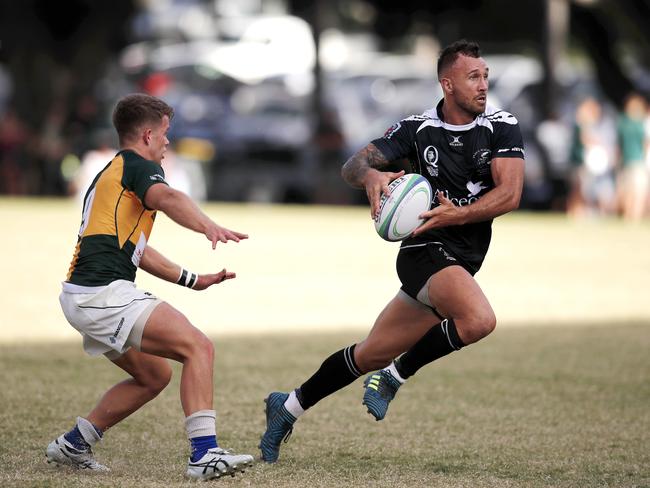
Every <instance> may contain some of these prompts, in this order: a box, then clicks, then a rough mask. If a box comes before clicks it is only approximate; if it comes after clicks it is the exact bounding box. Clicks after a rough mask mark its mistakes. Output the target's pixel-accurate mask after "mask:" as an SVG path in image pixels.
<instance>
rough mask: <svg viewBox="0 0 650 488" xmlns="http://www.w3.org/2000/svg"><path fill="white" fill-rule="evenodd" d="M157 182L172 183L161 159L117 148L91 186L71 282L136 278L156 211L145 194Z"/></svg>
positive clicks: (91, 283) (94, 283)
mask: <svg viewBox="0 0 650 488" xmlns="http://www.w3.org/2000/svg"><path fill="white" fill-rule="evenodd" d="M157 183H164V184H167V182H166V181H165V173H164V171H163V169H162V167H161V166H160V165H159V164H156V163H154V162H153V161H149V160H147V159H144V158H142V157H141V156H139V155H138V154H136V153H135V152H133V151H130V150H125V151H120V152H119V153H117V155H116V156H115V158H113V160H112V161H111V162H110V163H108V165H106V167H105V168H104V169H103V170H102V171H100V172H99V173H98V174H97V176H96V177H95V179H94V180H93V182H92V184H91V185H90V188H88V191H87V192H86V196H85V197H84V203H83V214H82V219H81V227H80V228H79V235H78V239H77V247H76V248H75V252H74V256H73V258H72V263H70V269H69V271H68V276H67V280H66V281H67V282H68V283H72V284H74V285H79V286H104V285H108V284H109V283H111V282H113V281H115V280H128V281H134V280H135V272H136V270H137V268H138V265H139V264H140V258H141V257H142V253H143V252H144V249H145V247H146V245H147V240H148V239H149V235H150V234H151V229H152V227H153V222H154V219H155V218H156V211H155V210H151V209H148V208H146V207H145V205H144V203H143V202H144V195H145V193H146V192H147V190H148V189H149V188H150V187H151V186H152V185H155V184H157Z"/></svg>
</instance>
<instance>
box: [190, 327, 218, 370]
mask: <svg viewBox="0 0 650 488" xmlns="http://www.w3.org/2000/svg"><path fill="white" fill-rule="evenodd" d="M190 354H191V355H192V356H194V357H200V358H203V359H204V360H206V361H210V363H212V362H213V361H214V344H213V343H212V341H211V340H210V338H209V337H208V336H206V335H205V334H203V333H202V332H199V333H198V334H196V337H194V338H193V339H192V348H191V352H190Z"/></svg>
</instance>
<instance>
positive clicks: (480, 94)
mask: <svg viewBox="0 0 650 488" xmlns="http://www.w3.org/2000/svg"><path fill="white" fill-rule="evenodd" d="M488 73H489V69H488V66H487V64H486V62H485V61H484V60H483V58H482V57H481V53H480V48H479V46H478V45H477V44H476V43H473V42H468V41H464V40H462V41H457V42H455V43H453V44H451V45H450V46H448V47H446V48H445V49H444V50H443V51H442V52H441V54H440V57H439V59H438V80H439V82H440V85H441V87H442V91H443V99H442V100H441V101H440V102H439V103H438V105H437V106H436V107H435V108H433V109H430V110H427V111H426V112H424V113H423V114H422V115H416V116H411V117H408V118H406V119H404V120H401V121H400V122H398V123H396V124H395V125H393V126H392V127H391V128H389V129H388V130H387V131H386V133H385V134H384V136H383V137H381V138H379V139H375V140H374V141H372V142H371V143H369V144H368V145H367V146H366V147H364V148H363V149H361V150H360V151H359V152H357V153H356V154H355V155H353V156H352V157H351V158H350V159H349V160H348V161H347V162H346V163H345V165H344V166H343V170H342V175H343V178H344V179H345V181H346V182H347V183H348V184H350V185H351V186H353V187H356V188H360V189H365V191H366V193H367V195H368V200H369V201H370V208H371V216H373V217H374V216H375V215H376V214H377V212H378V209H379V200H380V195H381V193H382V192H388V191H389V190H388V185H389V183H390V182H391V181H393V180H394V179H395V178H397V177H399V176H401V175H402V174H403V173H404V172H403V171H401V172H397V173H395V172H390V171H387V168H388V167H389V164H390V163H391V162H393V161H396V160H399V159H403V158H407V159H408V160H410V162H411V165H412V167H413V170H414V171H415V172H417V173H420V174H422V175H423V176H425V177H426V178H427V179H428V180H429V182H430V183H431V186H432V188H433V193H434V197H433V205H432V209H431V210H429V211H427V212H425V213H424V214H422V217H423V218H425V219H426V220H425V221H424V223H423V224H422V225H421V226H420V227H418V228H417V229H416V230H415V232H414V233H413V235H412V236H411V237H409V238H407V239H405V240H404V241H403V242H402V245H401V247H400V250H399V253H398V255H397V273H398V276H399V278H400V281H401V283H402V287H401V288H400V290H399V291H398V293H397V295H396V296H395V297H394V298H393V299H392V300H391V301H390V302H389V303H388V305H386V307H385V308H384V310H383V311H382V312H381V313H380V314H379V317H378V318H377V320H376V321H375V324H374V326H373V328H372V329H371V331H370V333H369V334H368V337H366V339H365V340H363V341H361V342H360V343H358V344H353V345H351V346H348V347H346V348H344V349H341V350H340V351H338V352H335V353H334V354H332V355H331V356H330V357H328V358H327V359H326V360H325V361H324V362H323V363H322V365H321V366H320V368H319V369H318V371H316V373H314V375H313V376H311V377H310V378H309V379H308V380H307V381H305V382H304V383H303V384H302V385H301V386H300V387H299V388H296V389H295V390H294V391H292V392H290V393H281V392H273V393H271V394H270V395H269V396H268V398H266V400H265V402H266V422H267V429H266V431H265V433H264V434H263V436H262V440H261V443H260V449H261V451H262V459H264V460H265V461H267V462H275V461H276V460H277V459H278V456H279V449H280V443H281V441H282V439H283V438H286V436H287V435H288V434H289V433H290V432H291V430H292V429H293V424H294V422H295V421H296V419H297V418H298V417H299V416H300V415H302V414H303V413H304V412H305V410H307V409H308V408H310V407H312V406H313V405H315V404H316V403H317V402H318V401H320V400H321V399H323V398H324V397H326V396H327V395H329V394H331V393H333V392H335V391H337V390H339V389H341V388H343V387H344V386H346V385H348V384H350V383H352V382H353V381H354V380H355V379H356V378H358V377H359V376H361V375H362V374H364V373H368V372H371V371H375V370H378V369H379V371H376V372H374V373H372V374H370V375H369V376H368V377H367V378H366V380H365V381H364V387H365V388H364V396H363V404H364V405H365V406H366V407H367V409H368V412H369V413H370V414H372V415H373V416H374V417H375V419H376V420H381V419H383V418H384V416H385V415H386V411H387V409H388V404H389V402H390V401H391V400H392V399H393V398H394V396H395V394H396V392H397V390H398V389H399V388H400V386H401V385H402V384H403V383H404V382H405V381H406V379H407V378H409V377H410V376H412V375H413V374H414V373H415V372H416V371H417V370H418V369H420V368H421V367H422V366H424V365H426V364H428V363H430V362H432V361H435V360H436V359H439V358H441V357H443V356H445V355H447V354H449V353H451V352H454V351H457V350H459V349H461V348H462V347H464V346H467V345H469V344H472V343H474V342H476V341H479V340H480V339H482V338H483V337H485V336H487V335H488V334H490V333H491V332H492V331H493V330H494V328H495V326H496V318H495V315H494V312H493V310H492V307H491V306H490V303H489V302H488V300H487V298H486V297H485V295H484V294H483V291H482V290H481V288H480V287H479V285H478V283H477V282H476V281H475V279H474V277H473V276H474V274H475V273H476V272H477V271H478V270H479V268H480V267H481V264H482V262H483V259H484V257H485V254H486V252H487V250H488V247H489V244H490V237H491V224H492V219H494V218H495V217H497V216H499V215H502V214H505V213H507V212H510V211H512V210H514V209H516V208H517V207H518V206H519V200H520V196H521V191H522V187H523V180H524V150H523V142H522V137H521V132H520V130H519V126H518V123H517V120H516V118H515V117H514V116H513V115H512V114H510V113H508V112H505V111H503V110H499V109H495V108H493V107H491V106H489V105H488V104H487V92H488ZM380 368H382V369H380Z"/></svg>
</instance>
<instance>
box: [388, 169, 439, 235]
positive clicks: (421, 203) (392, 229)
mask: <svg viewBox="0 0 650 488" xmlns="http://www.w3.org/2000/svg"><path fill="white" fill-rule="evenodd" d="M388 188H389V189H390V195H388V196H386V195H385V194H382V195H381V200H380V201H379V213H378V216H377V218H376V219H375V229H376V230H377V233H378V234H379V236H380V237H381V238H382V239H385V240H387V241H401V240H402V239H405V238H407V237H408V236H410V235H411V233H412V232H413V231H414V230H415V229H416V228H417V227H418V226H419V225H420V224H421V223H422V222H423V220H422V219H421V218H420V217H419V216H420V214H421V213H422V212H426V211H427V210H429V208H430V207H431V200H432V196H433V191H432V190H431V185H430V184H429V182H428V181H427V179H426V178H425V177H424V176H422V175H419V174H415V173H412V174H408V175H404V176H400V177H399V178H397V179H395V180H393V181H392V182H391V184H390V185H388Z"/></svg>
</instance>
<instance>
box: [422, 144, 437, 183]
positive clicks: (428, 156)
mask: <svg viewBox="0 0 650 488" xmlns="http://www.w3.org/2000/svg"><path fill="white" fill-rule="evenodd" d="M422 157H423V159H424V162H425V163H426V165H427V171H428V172H429V174H430V175H431V176H438V150H437V149H436V147H435V146H427V147H426V149H425V150H424V152H423V153H422Z"/></svg>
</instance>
